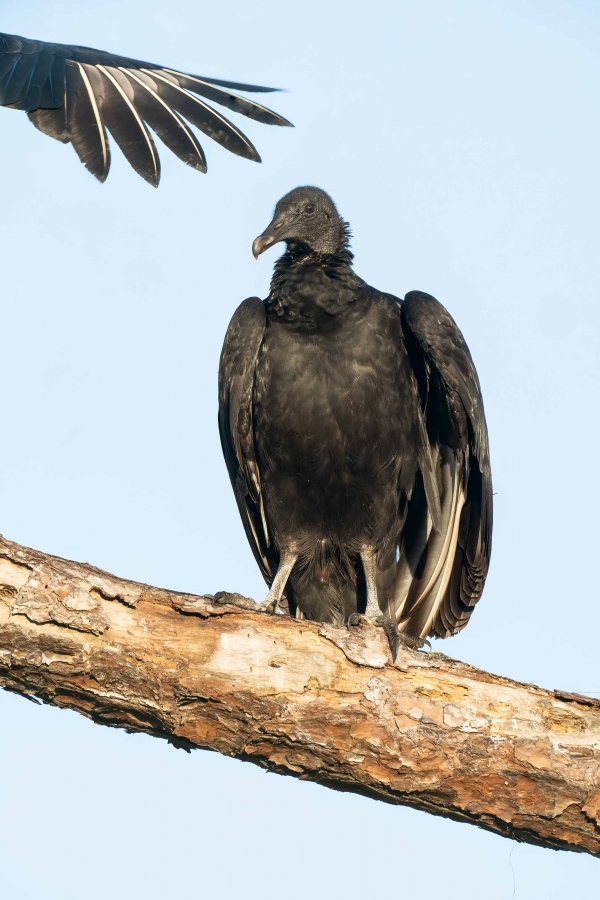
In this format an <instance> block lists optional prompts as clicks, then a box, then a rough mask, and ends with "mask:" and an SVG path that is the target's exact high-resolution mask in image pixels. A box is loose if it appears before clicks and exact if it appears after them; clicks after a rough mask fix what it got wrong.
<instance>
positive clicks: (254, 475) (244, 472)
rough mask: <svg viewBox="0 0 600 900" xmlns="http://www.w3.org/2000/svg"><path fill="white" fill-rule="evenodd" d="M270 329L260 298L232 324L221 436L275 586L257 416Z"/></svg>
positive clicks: (245, 518) (243, 511)
mask: <svg viewBox="0 0 600 900" xmlns="http://www.w3.org/2000/svg"><path fill="white" fill-rule="evenodd" d="M265 327H266V311H265V306H264V303H263V302H262V300H259V299H258V297H250V298H249V299H248V300H244V302H243V303H242V304H241V305H240V306H239V307H238V309H237V310H236V311H235V313H234V315H233V318H232V319H231V322H230V323H229V328H228V329H227V334H226V335H225V342H224V344H223V351H222V353H221V361H220V363H219V434H220V435H221V446H222V448H223V455H224V456H225V462H226V463H227V469H228V471H229V478H230V479H231V484H232V486H233V492H234V494H235V499H236V501H237V505H238V509H239V511H240V515H241V517H242V522H243V523H244V529H245V531H246V535H247V537H248V541H249V543H250V546H251V547H252V552H253V553H254V556H255V558H256V561H257V562H258V565H259V566H260V569H261V571H262V573H263V576H264V578H265V580H266V582H267V583H268V584H269V585H270V584H271V582H272V580H273V577H274V575H275V573H276V572H277V567H278V565H279V555H278V553H277V551H276V550H275V548H274V547H273V544H272V541H271V536H270V534H269V528H268V525H267V521H266V517H265V511H264V505H263V495H262V488H261V480H260V474H259V471H258V465H257V461H256V452H255V441H254V417H253V411H252V399H253V388H254V372H255V369H256V362H257V359H258V354H259V351H260V346H261V344H262V340H263V336H264V332H265Z"/></svg>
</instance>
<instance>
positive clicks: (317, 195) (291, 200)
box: [252, 187, 350, 259]
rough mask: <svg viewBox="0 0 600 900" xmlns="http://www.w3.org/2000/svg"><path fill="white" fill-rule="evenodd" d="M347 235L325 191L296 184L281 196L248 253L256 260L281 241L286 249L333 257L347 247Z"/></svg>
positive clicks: (344, 223) (345, 226) (344, 225)
mask: <svg viewBox="0 0 600 900" xmlns="http://www.w3.org/2000/svg"><path fill="white" fill-rule="evenodd" d="M349 234H350V232H349V229H348V225H347V224H346V222H344V220H343V219H342V218H341V217H340V215H339V213H338V211H337V209H336V206H335V203H334V202H333V200H332V199H331V197H330V196H329V194H326V193H325V191H322V190H321V189H320V188H316V187H298V188H294V190H293V191H290V192H289V194H286V195H285V197H282V198H281V200H280V201H279V203H278V204H277V206H276V207H275V213H274V215H273V219H272V221H271V223H270V225H269V226H268V227H267V228H266V229H265V230H264V231H263V233H262V234H261V235H259V237H257V238H256V239H255V241H254V243H253V244H252V253H253V254H254V256H255V258H256V259H258V257H259V256H260V254H261V253H263V252H264V251H265V250H267V249H268V248H269V247H272V246H273V244H278V243H279V242H280V241H285V242H286V244H287V246H288V249H296V250H300V252H304V253H307V252H308V253H310V252H312V253H314V254H317V255H319V256H335V255H336V254H337V253H339V252H340V251H341V250H343V249H345V248H346V247H347V245H348V238H349Z"/></svg>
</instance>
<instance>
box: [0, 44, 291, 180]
mask: <svg viewBox="0 0 600 900" xmlns="http://www.w3.org/2000/svg"><path fill="white" fill-rule="evenodd" d="M117 73H121V74H117ZM237 90H241V91H248V92H261V91H263V92H268V91H273V90H275V89H274V88H267V87H260V86H259V85H249V84H242V83H238V82H229V81H223V80H221V79H214V78H206V77H203V76H200V75H191V74H188V73H186V72H180V71H178V70H177V69H171V68H166V67H162V66H158V65H155V64H154V63H148V62H143V61H142V60H136V59H130V58H129V57H124V56H118V55H115V54H111V53H106V52H105V51H103V50H94V49H93V48H90V47H79V46H75V45H69V44H50V43H46V42H44V41H32V40H28V39H26V38H22V37H19V36H17V35H7V34H0V105H3V106H9V107H11V108H14V109H21V110H25V111H26V112H27V114H28V116H29V118H30V120H31V121H32V122H33V124H34V125H35V126H36V128H38V129H39V130H40V131H42V132H44V134H47V135H49V136H50V137H53V138H55V139H57V140H59V141H62V142H63V143H68V142H72V143H73V146H74V147H75V150H76V152H77V154H78V155H79V157H80V159H81V160H82V162H83V163H84V165H85V166H86V168H88V169H89V171H90V172H92V173H93V174H94V175H95V176H96V177H97V178H98V179H99V180H100V181H104V180H105V179H106V177H107V175H108V172H109V169H110V148H109V145H108V139H107V136H106V128H108V130H109V131H110V133H111V135H112V137H113V138H114V140H115V141H116V142H117V144H118V145H119V146H120V148H121V150H122V151H123V153H124V155H125V157H126V158H127V160H128V161H129V163H130V164H131V165H132V167H133V168H134V169H135V171H136V172H137V173H138V174H139V175H141V176H142V178H144V179H145V180H146V181H148V182H149V183H150V184H152V185H154V186H157V185H158V182H159V180H160V161H159V157H158V153H157V151H156V146H155V144H154V141H153V139H152V136H151V134H150V132H149V130H148V128H152V129H153V131H155V133H156V134H157V135H158V136H159V137H160V138H161V140H162V141H163V142H164V143H165V144H166V146H167V147H168V148H169V149H170V150H172V151H173V153H175V155H176V156H178V157H179V159H181V160H183V161H184V162H186V163H187V164H188V165H190V166H192V167H193V168H195V169H197V170H198V171H201V172H205V171H206V159H205V157H204V153H203V150H202V147H201V146H200V144H199V142H198V140H197V138H196V136H195V135H194V134H193V132H192V131H191V129H190V127H189V125H188V122H189V123H190V124H191V125H194V126H195V127H197V128H199V129H200V130H201V131H202V132H204V133H205V134H206V135H208V136H209V137H210V138H211V139H212V140H214V141H216V142H217V143H218V144H220V145H221V146H223V147H225V148H226V149H227V150H229V151H230V152H232V153H235V154H236V155H238V156H242V157H244V158H246V159H251V160H254V161H255V162H260V156H259V154H258V151H257V150H256V148H255V147H254V145H253V144H252V142H251V141H250V140H249V139H248V138H247V137H246V135H245V134H243V132H242V131H240V129H239V128H237V127H236V126H235V125H234V124H233V123H232V122H230V121H229V120H228V119H227V118H225V116H223V115H221V113H219V112H218V111H217V110H215V109H213V107H212V106H210V105H209V104H208V103H207V102H205V100H203V99H200V98H201V97H204V98H205V99H206V100H210V101H212V102H214V103H218V104H220V105H221V106H225V107H227V108H228V109H230V110H232V111H233V112H236V113H239V114H241V115H243V116H246V117H247V118H249V119H253V120H255V121H258V122H262V123H265V124H269V125H284V126H285V125H290V124H291V123H290V122H288V121H287V119H284V118H283V116H280V115H278V114H277V113H275V112H273V110H270V109H267V108H266V107H265V106H261V104H259V103H256V102H255V101H254V100H249V99H247V98H246V97H241V96H239V95H238V94H236V93H233V91H237ZM197 95H199V96H197ZM185 120H187V122H186V121H185Z"/></svg>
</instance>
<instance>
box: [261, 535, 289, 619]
mask: <svg viewBox="0 0 600 900" xmlns="http://www.w3.org/2000/svg"><path fill="white" fill-rule="evenodd" d="M297 559H298V554H297V553H292V552H291V551H290V550H285V551H284V552H283V553H282V554H281V559H280V560H279V568H278V569H277V575H276V576H275V578H274V579H273V584H272V585H271V589H270V591H269V593H268V594H267V596H266V598H265V599H264V600H263V602H262V603H259V605H258V608H259V610H261V611H262V612H268V613H276V612H277V611H278V610H279V604H280V602H281V598H282V597H283V592H284V590H285V586H286V584H287V580H288V578H289V577H290V572H291V571H292V569H293V568H294V563H295V562H296V560H297Z"/></svg>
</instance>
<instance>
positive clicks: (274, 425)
mask: <svg viewBox="0 0 600 900" xmlns="http://www.w3.org/2000/svg"><path fill="white" fill-rule="evenodd" d="M278 241H285V243H286V245H287V249H286V252H285V253H284V255H283V256H282V257H281V258H280V259H279V261H278V262H277V264H276V266H275V272H274V275H273V279H272V282H271V290H270V293H269V296H268V297H267V299H266V300H265V301H261V300H259V299H258V298H256V297H254V298H250V299H249V300H245V301H244V303H242V305H241V306H240V307H239V308H238V310H237V311H236V312H235V314H234V316H233V318H232V320H231V323H230V326H229V329H228V332H227V335H226V338H225V343H224V346H223V352H222V356H221V364H220V372H219V429H220V434H221V442H222V446H223V451H224V455H225V459H226V462H227V467H228V470H229V475H230V478H231V482H232V485H233V489H234V492H235V496H236V499H237V503H238V507H239V510H240V513H241V516H242V521H243V523H244V527H245V529H246V534H247V536H248V539H249V541H250V545H251V546H252V549H253V551H254V554H255V557H256V559H257V561H258V563H259V565H260V567H261V570H262V573H263V575H264V577H265V580H266V581H267V583H268V584H269V585H271V588H270V591H269V594H268V597H267V599H266V601H265V602H264V603H263V604H262V608H263V609H273V608H274V607H276V606H277V605H278V603H279V601H280V600H281V599H282V597H285V598H286V599H287V604H288V607H289V611H290V613H291V614H292V615H296V616H298V617H304V618H308V619H313V620H317V621H322V622H330V623H333V624H343V623H348V622H353V621H356V616H357V614H362V613H365V614H366V615H367V616H368V617H369V618H371V619H372V620H374V621H376V622H377V624H380V625H383V626H384V627H385V628H386V631H387V633H388V636H389V637H390V644H391V647H392V653H394V654H395V649H396V646H397V639H398V634H397V633H396V629H397V631H398V632H399V633H400V635H401V634H404V635H406V636H411V637H413V638H426V637H428V636H436V637H447V636H448V635H451V634H455V633H456V632H457V631H460V630H461V629H462V628H464V626H465V625H466V624H467V622H468V620H469V617H470V615H471V613H472V611H473V608H474V606H475V604H476V603H477V601H478V599H479V597H480V596H481V593H482V590H483V586H484V582H485V578H486V575H487V571H488V565H489V559H490V552H491V536H492V484H491V474H490V463H489V450H488V436H487V428H486V422H485V415H484V411H483V402H482V398H481V390H480V386H479V380H478V377H477V373H476V371H475V367H474V365H473V361H472V359H471V355H470V353H469V349H468V347H467V345H466V343H465V341H464V338H463V336H462V334H461V332H460V331H459V329H458V327H457V325H456V324H455V322H454V320H453V319H452V317H451V316H450V314H449V313H448V312H447V311H446V310H445V309H444V307H443V306H442V305H441V304H440V303H438V301H437V300H435V299H434V298H433V297H431V296H429V295H428V294H424V293H420V292H418V291H412V292H411V293H409V294H407V296H406V298H405V299H404V301H400V300H399V299H398V298H396V297H393V296H392V295H390V294H384V293H381V292H380V291H377V290H375V289H374V288H372V287H370V286H369V285H368V284H366V283H365V282H364V281H362V279H360V278H359V277H358V276H357V275H356V274H355V272H354V271H353V269H352V253H351V252H350V249H349V246H348V243H349V229H348V226H347V224H346V223H345V222H344V221H343V220H342V219H341V218H340V217H339V215H338V212H337V209H336V207H335V205H334V203H333V201H332V200H331V198H330V197H329V196H328V195H327V194H325V193H324V192H323V191H321V190H319V189H317V188H312V187H307V188H297V189H295V190H294V191H291V192H290V193H289V194H288V195H286V196H285V197H284V198H283V199H282V200H280V201H279V203H278V204H277V206H276V209H275V215H274V218H273V221H272V222H271V224H270V225H269V227H268V228H267V229H266V231H265V232H264V233H263V234H262V235H261V236H260V237H258V238H257V239H256V240H255V242H254V246H253V251H254V253H255V255H256V256H258V254H259V253H261V252H262V251H263V250H265V249H266V248H267V247H270V246H271V245H272V244H275V243H277V242H278Z"/></svg>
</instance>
